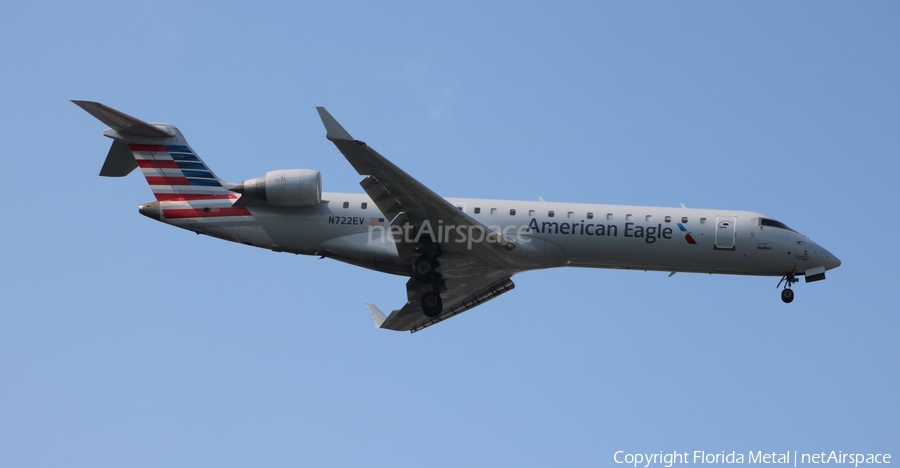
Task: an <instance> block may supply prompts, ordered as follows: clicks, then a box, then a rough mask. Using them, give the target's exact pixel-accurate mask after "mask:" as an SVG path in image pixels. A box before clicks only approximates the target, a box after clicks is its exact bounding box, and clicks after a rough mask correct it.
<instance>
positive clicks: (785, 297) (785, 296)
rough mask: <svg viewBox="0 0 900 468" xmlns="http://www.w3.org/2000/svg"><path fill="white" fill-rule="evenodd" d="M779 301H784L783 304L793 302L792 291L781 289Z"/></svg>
mask: <svg viewBox="0 0 900 468" xmlns="http://www.w3.org/2000/svg"><path fill="white" fill-rule="evenodd" d="M781 300H782V301H784V303H785V304H790V303H791V301H793V300H794V291H792V290H790V289H782V290H781Z"/></svg>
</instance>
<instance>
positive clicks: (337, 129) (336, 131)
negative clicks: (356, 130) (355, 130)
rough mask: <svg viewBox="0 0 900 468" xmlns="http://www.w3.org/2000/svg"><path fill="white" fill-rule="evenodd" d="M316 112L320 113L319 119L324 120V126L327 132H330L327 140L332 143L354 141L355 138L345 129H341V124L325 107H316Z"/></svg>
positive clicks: (326, 136)
mask: <svg viewBox="0 0 900 468" xmlns="http://www.w3.org/2000/svg"><path fill="white" fill-rule="evenodd" d="M316 110H317V111H319V117H320V118H321V119H322V124H323V125H325V130H326V131H327V132H328V134H326V135H325V138H328V139H329V140H331V141H334V140H351V141H352V140H353V137H352V136H350V134H349V133H347V130H344V127H341V124H339V123H338V121H337V120H334V117H332V116H331V114H329V113H328V111H327V110H325V108H324V107H316Z"/></svg>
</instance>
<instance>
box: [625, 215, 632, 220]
mask: <svg viewBox="0 0 900 468" xmlns="http://www.w3.org/2000/svg"><path fill="white" fill-rule="evenodd" d="M625 221H631V214H630V213H629V214H627V215H625Z"/></svg>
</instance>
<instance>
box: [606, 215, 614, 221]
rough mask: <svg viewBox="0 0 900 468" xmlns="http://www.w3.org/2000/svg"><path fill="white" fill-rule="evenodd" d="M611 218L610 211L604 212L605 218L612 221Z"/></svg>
mask: <svg viewBox="0 0 900 468" xmlns="http://www.w3.org/2000/svg"><path fill="white" fill-rule="evenodd" d="M612 218H613V216H612V213H606V219H607V220H609V221H612Z"/></svg>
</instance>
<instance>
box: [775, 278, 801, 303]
mask: <svg viewBox="0 0 900 468" xmlns="http://www.w3.org/2000/svg"><path fill="white" fill-rule="evenodd" d="M798 281H800V280H798V279H797V278H796V277H795V276H794V274H793V273H790V274H787V275H784V276H783V277H782V278H781V281H779V282H778V286H781V283H784V289H782V290H781V301H782V302H784V303H785V304H790V303H791V301H793V300H794V290H792V289H791V285H792V284H794V283H796V282H798ZM778 286H775V287H776V288H777V287H778Z"/></svg>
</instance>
